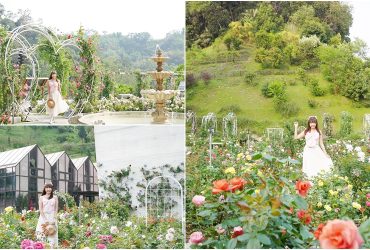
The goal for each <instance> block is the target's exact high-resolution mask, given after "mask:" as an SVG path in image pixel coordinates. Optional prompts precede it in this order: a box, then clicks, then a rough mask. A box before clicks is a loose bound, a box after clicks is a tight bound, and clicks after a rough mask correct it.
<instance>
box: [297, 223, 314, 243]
mask: <svg viewBox="0 0 370 250" xmlns="http://www.w3.org/2000/svg"><path fill="white" fill-rule="evenodd" d="M299 233H300V234H301V236H302V238H303V239H304V240H307V239H309V238H311V237H312V234H311V233H310V232H309V231H308V229H307V227H306V226H303V225H302V226H301V227H300V229H299Z"/></svg>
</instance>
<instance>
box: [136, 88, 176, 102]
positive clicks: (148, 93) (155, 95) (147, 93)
mask: <svg viewBox="0 0 370 250" xmlns="http://www.w3.org/2000/svg"><path fill="white" fill-rule="evenodd" d="M177 92H178V91H177V90H154V89H148V90H142V91H141V92H140V93H141V95H142V96H144V97H146V98H148V99H150V100H154V101H161V102H163V101H166V100H169V99H170V98H172V97H174V96H175V95H176V94H177Z"/></svg>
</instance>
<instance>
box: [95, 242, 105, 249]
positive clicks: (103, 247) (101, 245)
mask: <svg viewBox="0 0 370 250" xmlns="http://www.w3.org/2000/svg"><path fill="white" fill-rule="evenodd" d="M96 249H107V246H106V245H104V244H102V243H99V244H97V245H96Z"/></svg>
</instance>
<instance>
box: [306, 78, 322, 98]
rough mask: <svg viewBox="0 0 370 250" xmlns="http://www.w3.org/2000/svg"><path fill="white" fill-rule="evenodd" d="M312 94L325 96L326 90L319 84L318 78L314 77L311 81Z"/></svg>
mask: <svg viewBox="0 0 370 250" xmlns="http://www.w3.org/2000/svg"><path fill="white" fill-rule="evenodd" d="M310 88H311V94H312V95H314V96H324V95H325V90H324V89H322V88H321V87H320V86H319V82H318V80H316V79H312V80H311V82H310Z"/></svg>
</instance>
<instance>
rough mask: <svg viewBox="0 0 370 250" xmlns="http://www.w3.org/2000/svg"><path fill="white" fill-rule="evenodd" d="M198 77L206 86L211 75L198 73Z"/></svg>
mask: <svg viewBox="0 0 370 250" xmlns="http://www.w3.org/2000/svg"><path fill="white" fill-rule="evenodd" d="M200 77H201V78H202V80H203V81H204V83H205V84H208V83H209V82H210V81H211V79H212V76H211V74H210V73H208V72H202V73H200Z"/></svg>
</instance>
